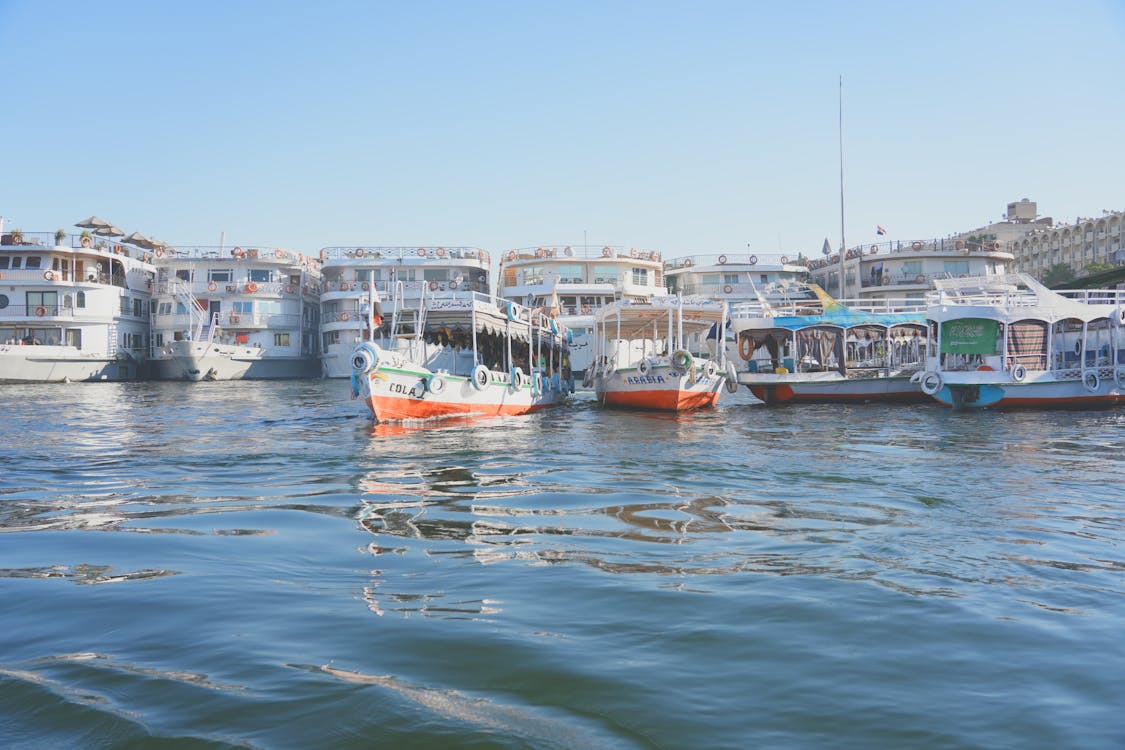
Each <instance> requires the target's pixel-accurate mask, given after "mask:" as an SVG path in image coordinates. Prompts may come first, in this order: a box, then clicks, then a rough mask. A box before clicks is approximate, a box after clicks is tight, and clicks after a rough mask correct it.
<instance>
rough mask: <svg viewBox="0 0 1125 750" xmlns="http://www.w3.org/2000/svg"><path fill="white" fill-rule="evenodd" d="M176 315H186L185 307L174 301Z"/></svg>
mask: <svg viewBox="0 0 1125 750" xmlns="http://www.w3.org/2000/svg"><path fill="white" fill-rule="evenodd" d="M176 315H187V308H186V307H184V305H183V303H182V302H177V303H176Z"/></svg>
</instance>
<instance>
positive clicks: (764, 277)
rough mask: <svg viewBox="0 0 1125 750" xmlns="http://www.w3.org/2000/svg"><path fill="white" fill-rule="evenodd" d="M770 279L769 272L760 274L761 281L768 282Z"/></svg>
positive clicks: (759, 279)
mask: <svg viewBox="0 0 1125 750" xmlns="http://www.w3.org/2000/svg"><path fill="white" fill-rule="evenodd" d="M769 280H770V277H769V276H768V275H767V274H764V273H761V274H758V281H759V282H761V283H762V284H768V283H769Z"/></svg>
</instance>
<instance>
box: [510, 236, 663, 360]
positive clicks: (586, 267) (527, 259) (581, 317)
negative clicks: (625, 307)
mask: <svg viewBox="0 0 1125 750" xmlns="http://www.w3.org/2000/svg"><path fill="white" fill-rule="evenodd" d="M497 293H498V294H499V295H500V296H501V297H503V298H504V299H507V300H511V301H513V302H518V303H520V304H522V305H526V306H527V307H531V308H543V309H544V310H548V311H549V310H552V309H554V308H555V307H556V305H557V308H558V310H557V312H558V314H559V322H560V323H562V324H563V325H564V326H566V327H567V328H568V329H570V331H571V343H570V369H571V371H572V372H573V373H574V376H575V378H581V377H582V376H583V375H584V374H585V371H586V369H587V368H588V367H589V366H590V364H591V363H592V362H593V356H594V340H593V328H594V314H595V313H596V312H597V311H598V310H599V309H601V308H602V307H604V306H606V305H608V304H610V303H612V302H614V301H617V300H627V301H632V302H647V301H651V300H652V299H654V298H660V297H665V296H668V290H667V289H666V288H665V287H664V265H663V263H662V258H661V254H660V253H659V252H656V251H653V250H637V249H630V248H623V247H612V246H608V245H606V246H582V245H566V246H561V245H547V246H539V247H524V248H517V249H515V250H509V251H508V252H507V253H505V254H504V256H503V257H502V258H501V260H500V283H499V291H498V292H497Z"/></svg>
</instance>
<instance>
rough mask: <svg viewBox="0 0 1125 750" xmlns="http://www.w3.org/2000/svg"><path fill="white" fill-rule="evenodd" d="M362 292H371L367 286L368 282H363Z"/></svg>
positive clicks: (369, 285) (368, 285)
mask: <svg viewBox="0 0 1125 750" xmlns="http://www.w3.org/2000/svg"><path fill="white" fill-rule="evenodd" d="M363 291H365V292H370V291H371V284H369V283H368V282H366V281H365V282H363Z"/></svg>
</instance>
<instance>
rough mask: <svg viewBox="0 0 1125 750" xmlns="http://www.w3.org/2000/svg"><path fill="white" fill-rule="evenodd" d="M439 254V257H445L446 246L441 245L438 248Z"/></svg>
mask: <svg viewBox="0 0 1125 750" xmlns="http://www.w3.org/2000/svg"><path fill="white" fill-rule="evenodd" d="M437 254H438V257H439V258H444V257H445V248H444V247H439V248H438V249H437Z"/></svg>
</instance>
